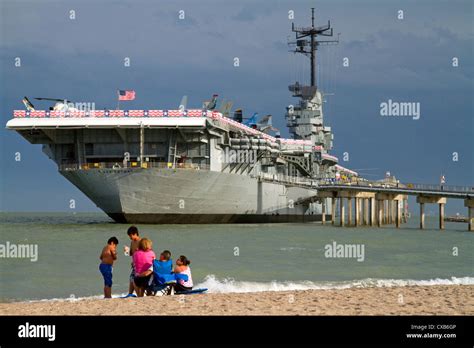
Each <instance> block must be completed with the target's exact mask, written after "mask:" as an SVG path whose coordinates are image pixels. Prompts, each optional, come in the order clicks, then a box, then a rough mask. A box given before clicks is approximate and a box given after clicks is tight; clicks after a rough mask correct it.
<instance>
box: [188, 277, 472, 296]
mask: <svg viewBox="0 0 474 348" xmlns="http://www.w3.org/2000/svg"><path fill="white" fill-rule="evenodd" d="M413 285H418V286H430V285H474V278H473V277H460V278H457V277H451V278H450V279H440V278H436V279H429V280H412V279H373V278H367V279H362V280H351V281H321V282H313V281H271V282H249V281H236V280H234V279H232V278H224V279H218V278H216V276H214V275H212V274H211V275H208V276H206V278H205V279H204V281H203V282H202V283H199V284H197V285H196V288H208V289H209V292H210V293H231V292H238V293H245V292H262V291H293V290H330V289H349V288H370V287H394V286H413Z"/></svg>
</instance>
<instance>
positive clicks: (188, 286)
mask: <svg viewBox="0 0 474 348" xmlns="http://www.w3.org/2000/svg"><path fill="white" fill-rule="evenodd" d="M190 264H191V261H190V260H188V259H187V257H186V256H184V255H181V256H180V257H179V259H177V260H176V267H175V269H174V273H176V274H185V275H187V276H188V280H186V281H184V280H183V279H179V278H178V281H177V282H176V285H175V290H176V291H187V290H192V289H193V278H192V276H191V267H189V265H190Z"/></svg>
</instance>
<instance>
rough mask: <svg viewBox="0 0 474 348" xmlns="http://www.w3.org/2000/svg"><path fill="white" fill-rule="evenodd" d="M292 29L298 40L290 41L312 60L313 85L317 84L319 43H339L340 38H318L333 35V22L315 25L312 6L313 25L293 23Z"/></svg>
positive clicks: (297, 49) (296, 48)
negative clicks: (317, 51) (298, 25)
mask: <svg viewBox="0 0 474 348" xmlns="http://www.w3.org/2000/svg"><path fill="white" fill-rule="evenodd" d="M291 30H292V31H293V32H294V33H296V42H290V45H295V46H296V47H295V48H294V49H293V50H292V51H293V52H295V53H301V54H304V55H305V56H307V57H309V58H310V60H311V86H312V87H315V86H316V50H317V49H318V46H319V45H330V44H337V43H338V42H339V39H338V40H318V39H317V36H318V35H319V36H333V30H332V28H331V22H330V21H328V24H327V25H323V26H320V27H315V26H314V7H312V8H311V27H301V28H298V27H295V23H291Z"/></svg>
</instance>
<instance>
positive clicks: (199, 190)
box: [60, 168, 321, 224]
mask: <svg viewBox="0 0 474 348" xmlns="http://www.w3.org/2000/svg"><path fill="white" fill-rule="evenodd" d="M60 173H61V174H62V175H63V176H64V177H66V178H67V179H68V180H69V181H71V182H72V183H73V184H74V185H75V186H76V187H78V188H79V189H80V190H81V191H82V192H83V193H84V194H85V195H86V196H88V197H89V198H90V199H91V200H92V201H93V202H94V203H95V204H96V205H97V206H98V207H99V208H100V209H102V210H103V211H104V212H105V213H107V214H108V215H109V216H110V217H111V218H112V219H114V220H115V221H117V222H122V223H158V224H162V223H186V224H189V223H261V222H307V221H318V220H321V214H320V209H318V208H320V206H318V205H316V204H311V209H309V208H310V205H309V204H308V203H304V204H303V203H299V202H302V201H303V200H305V199H306V200H307V199H308V198H309V197H313V196H315V194H316V190H311V189H306V188H300V187H291V186H286V185H284V184H282V183H272V182H260V181H259V180H258V179H257V178H254V177H250V176H248V175H239V174H229V173H222V172H215V171H208V170H190V169H167V168H164V169H161V168H153V169H141V168H133V169H118V170H117V169H89V170H63V171H60ZM306 202H307V201H306ZM310 210H311V211H310Z"/></svg>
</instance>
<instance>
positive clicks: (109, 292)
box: [104, 286, 112, 298]
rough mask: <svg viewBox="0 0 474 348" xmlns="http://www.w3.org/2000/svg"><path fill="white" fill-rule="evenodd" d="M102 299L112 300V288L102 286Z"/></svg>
mask: <svg viewBox="0 0 474 348" xmlns="http://www.w3.org/2000/svg"><path fill="white" fill-rule="evenodd" d="M104 297H105V298H112V288H111V287H110V286H104Z"/></svg>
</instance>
